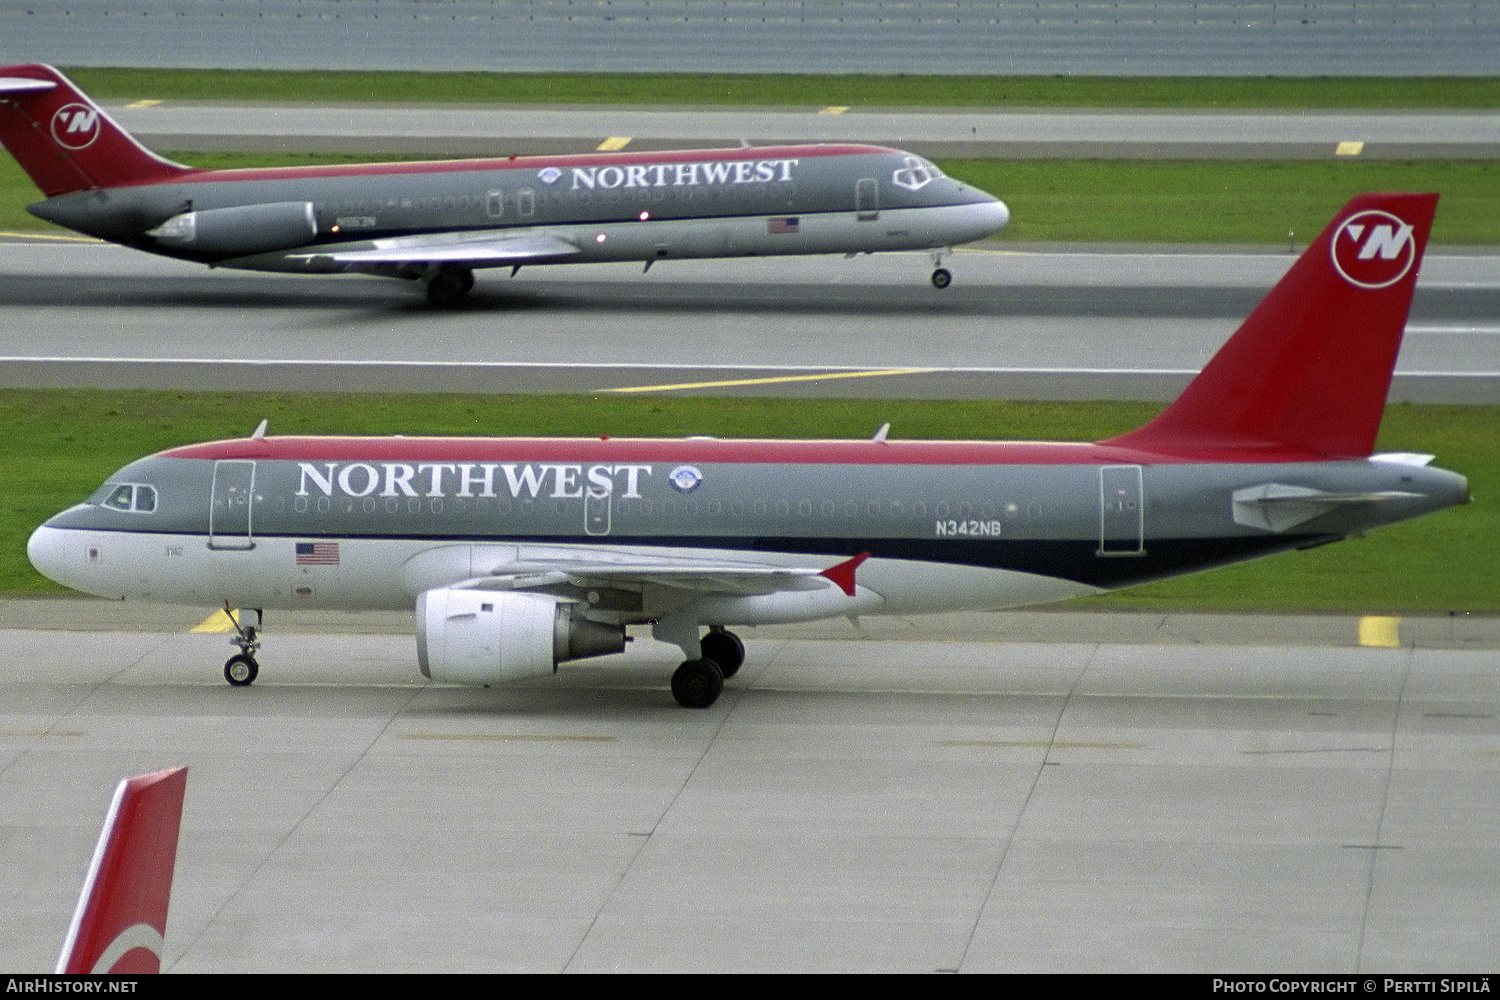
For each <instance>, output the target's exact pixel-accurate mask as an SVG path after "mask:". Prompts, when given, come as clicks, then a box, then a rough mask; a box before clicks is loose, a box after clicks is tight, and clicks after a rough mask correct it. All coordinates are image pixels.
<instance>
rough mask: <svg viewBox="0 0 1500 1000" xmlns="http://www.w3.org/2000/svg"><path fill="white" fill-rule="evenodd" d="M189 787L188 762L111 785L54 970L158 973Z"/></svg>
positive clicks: (127, 973)
mask: <svg viewBox="0 0 1500 1000" xmlns="http://www.w3.org/2000/svg"><path fill="white" fill-rule="evenodd" d="M186 790H187V768H185V767H177V768H172V769H170V770H166V771H156V772H153V773H151V774H143V775H140V776H138V777H135V778H126V779H125V780H124V781H122V782H120V785H119V787H118V788H116V789H115V798H114V801H113V802H111V803H110V807H109V815H108V816H107V817H106V818H105V820H104V831H103V832H102V833H101V834H100V835H99V845H98V846H97V847H96V848H94V860H93V863H92V864H91V865H90V867H89V874H88V878H87V880H85V882H84V884H83V895H82V896H80V897H79V900H78V910H77V912H75V913H74V914H73V924H72V926H71V927H69V928H68V938H67V941H66V942H64V944H63V950H62V955H61V956H60V957H59V958H58V960H57V971H58V973H59V974H68V973H75V974H77V973H82V974H87V973H94V974H102V973H116V974H125V975H132V974H141V973H152V972H160V971H161V950H162V941H163V939H164V938H165V936H166V932H167V902H168V900H169V899H170V898H171V896H172V871H173V869H174V868H175V867H176V863H177V831H178V829H179V828H180V826H181V824H182V799H183V794H184V792H185V791H186Z"/></svg>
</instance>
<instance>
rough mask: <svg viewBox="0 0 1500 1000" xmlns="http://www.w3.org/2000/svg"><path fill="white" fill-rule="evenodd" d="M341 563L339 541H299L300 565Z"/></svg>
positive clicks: (333, 564) (335, 564)
mask: <svg viewBox="0 0 1500 1000" xmlns="http://www.w3.org/2000/svg"><path fill="white" fill-rule="evenodd" d="M338 564H339V543H338V542H298V543H297V565H298V566H337V565H338Z"/></svg>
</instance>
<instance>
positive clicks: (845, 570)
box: [818, 552, 870, 597]
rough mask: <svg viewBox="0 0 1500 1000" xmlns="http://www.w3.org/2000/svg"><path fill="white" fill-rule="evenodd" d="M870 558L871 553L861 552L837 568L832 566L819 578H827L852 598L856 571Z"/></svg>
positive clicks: (820, 574)
mask: <svg viewBox="0 0 1500 1000" xmlns="http://www.w3.org/2000/svg"><path fill="white" fill-rule="evenodd" d="M868 558H870V553H868V552H861V553H860V554H859V555H857V556H855V557H854V558H852V559H845V560H844V561H843V562H841V563H839V564H838V565H837V566H830V567H828V568H827V569H825V570H824V571H823V572H821V573H819V574H818V575H819V576H826V577H827V578H828V579H830V580H832V581H833V582H834V583H836V584H838V585H839V589H840V590H842V591H843V592H844V593H846V594H848V595H849V596H850V597H853V596H854V571H855V570H857V569H859V564H860V563H862V562H864V561H865V560H866V559H868Z"/></svg>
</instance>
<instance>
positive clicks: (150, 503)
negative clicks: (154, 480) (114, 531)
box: [102, 483, 156, 514]
mask: <svg viewBox="0 0 1500 1000" xmlns="http://www.w3.org/2000/svg"><path fill="white" fill-rule="evenodd" d="M102 506H104V507H108V508H109V509H110V510H124V511H135V512H136V513H141V514H149V513H151V512H152V511H154V510H155V509H156V487H154V486H139V485H136V484H133V483H121V484H120V485H119V486H116V487H115V488H114V490H113V491H112V492H111V493H110V494H109V496H107V497H105V498H104V501H103V504H102Z"/></svg>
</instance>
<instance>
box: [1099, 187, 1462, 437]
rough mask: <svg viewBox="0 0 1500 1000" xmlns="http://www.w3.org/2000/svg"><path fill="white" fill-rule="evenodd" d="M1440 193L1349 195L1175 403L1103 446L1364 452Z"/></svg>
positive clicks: (1380, 406)
mask: <svg viewBox="0 0 1500 1000" xmlns="http://www.w3.org/2000/svg"><path fill="white" fill-rule="evenodd" d="M1437 200H1438V196H1437V195H1435V194H1366V195H1360V196H1359V197H1357V198H1355V199H1354V200H1353V201H1351V202H1349V204H1348V205H1345V206H1344V208H1343V210H1342V211H1341V212H1339V214H1338V215H1337V216H1336V217H1335V218H1334V220H1333V221H1332V222H1331V223H1329V224H1328V228H1327V229H1325V230H1323V233H1322V235H1321V236H1319V237H1318V238H1317V240H1315V241H1314V242H1313V244H1312V245H1311V246H1310V247H1308V248H1307V252H1305V253H1304V254H1303V255H1302V257H1301V258H1300V259H1299V260H1298V261H1297V263H1295V264H1294V265H1292V269H1291V270H1290V271H1288V272H1287V273H1286V276H1285V277H1283V278H1282V279H1281V281H1280V282H1279V283H1277V285H1276V287H1275V288H1273V289H1271V291H1270V293H1269V294H1268V295H1267V296H1266V297H1265V299H1264V300H1262V302H1261V304H1260V305H1259V306H1257V307H1256V309H1255V311H1254V312H1252V313H1251V314H1250V317H1249V318H1248V319H1246V320H1245V322H1244V323H1243V324H1242V325H1241V326H1240V328H1239V330H1238V331H1237V332H1236V333H1235V334H1234V336H1233V337H1231V338H1230V339H1229V341H1228V342H1227V343H1226V344H1225V345H1224V346H1223V347H1222V348H1221V349H1220V350H1219V353H1218V354H1216V355H1214V357H1213V358H1212V359H1211V360H1210V361H1209V363H1208V365H1207V366H1206V367H1205V368H1204V369H1203V371H1202V372H1201V373H1200V374H1199V375H1198V377H1197V378H1195V379H1193V381H1192V382H1191V383H1189V385H1188V387H1187V388H1186V389H1185V390H1183V393H1182V395H1181V396H1179V397H1178V398H1177V401H1176V402H1175V403H1173V404H1172V405H1171V406H1169V407H1168V408H1167V409H1166V410H1165V411H1164V412H1163V413H1162V414H1161V415H1160V416H1158V417H1157V418H1156V419H1155V420H1153V421H1151V422H1150V423H1149V424H1147V425H1146V426H1144V427H1142V428H1141V429H1140V430H1137V431H1132V432H1131V433H1129V434H1125V435H1123V436H1121V437H1118V438H1115V439H1113V440H1112V441H1109V442H1106V443H1108V444H1121V445H1128V446H1130V447H1132V448H1140V449H1144V450H1148V451H1164V452H1172V453H1179V454H1180V453H1183V452H1190V453H1198V454H1213V453H1231V454H1246V453H1251V454H1253V453H1265V452H1268V451H1269V452H1281V453H1288V452H1292V453H1302V454H1306V455H1309V456H1326V457H1331V458H1363V457H1366V456H1368V455H1370V454H1371V452H1373V451H1374V448H1375V434H1376V432H1377V431H1378V430H1379V429H1380V417H1381V414H1382V412H1383V411H1384V409H1385V397H1386V393H1387V392H1388V391H1389V390H1390V386H1391V372H1392V370H1393V369H1394V368H1395V365H1396V353H1397V352H1398V351H1399V350H1400V348H1401V336H1402V334H1403V333H1404V332H1405V330H1406V317H1407V314H1408V313H1409V312H1410V309H1411V297H1412V292H1413V290H1414V289H1415V287H1416V283H1417V271H1418V269H1419V268H1420V267H1421V264H1422V253H1423V251H1424V250H1425V249H1426V247H1427V236H1428V233H1429V232H1430V231H1431V229H1432V216H1433V212H1434V211H1435V210H1436V208H1437Z"/></svg>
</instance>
